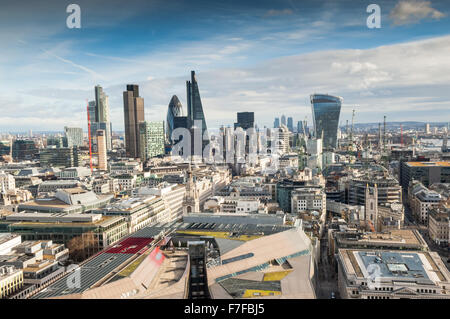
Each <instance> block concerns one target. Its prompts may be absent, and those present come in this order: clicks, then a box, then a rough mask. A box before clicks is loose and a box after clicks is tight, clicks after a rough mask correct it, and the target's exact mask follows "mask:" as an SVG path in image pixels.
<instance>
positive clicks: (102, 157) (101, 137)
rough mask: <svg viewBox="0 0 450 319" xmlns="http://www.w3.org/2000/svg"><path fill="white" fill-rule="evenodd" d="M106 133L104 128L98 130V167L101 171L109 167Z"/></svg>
mask: <svg viewBox="0 0 450 319" xmlns="http://www.w3.org/2000/svg"><path fill="white" fill-rule="evenodd" d="M105 135H106V134H105V131H104V130H98V131H97V148H98V169H99V170H101V171H106V170H107V169H108V162H107V157H106V155H107V153H106V136H105Z"/></svg>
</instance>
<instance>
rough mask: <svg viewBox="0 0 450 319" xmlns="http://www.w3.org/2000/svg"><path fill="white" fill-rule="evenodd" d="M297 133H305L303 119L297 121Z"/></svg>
mask: <svg viewBox="0 0 450 319" xmlns="http://www.w3.org/2000/svg"><path fill="white" fill-rule="evenodd" d="M297 133H300V134H303V122H302V121H298V122H297Z"/></svg>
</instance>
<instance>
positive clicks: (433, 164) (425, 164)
mask: <svg viewBox="0 0 450 319" xmlns="http://www.w3.org/2000/svg"><path fill="white" fill-rule="evenodd" d="M406 165H408V166H413V167H450V162H442V161H441V162H407V163H406Z"/></svg>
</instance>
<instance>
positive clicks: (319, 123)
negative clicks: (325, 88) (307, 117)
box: [311, 94, 343, 149]
mask: <svg viewBox="0 0 450 319" xmlns="http://www.w3.org/2000/svg"><path fill="white" fill-rule="evenodd" d="M342 102H343V98H341V97H338V96H332V95H328V94H313V95H311V108H312V115H313V116H312V117H313V123H314V136H315V137H316V138H323V141H322V145H323V148H324V149H334V148H336V147H337V131H338V126H339V115H340V113H341V105H342Z"/></svg>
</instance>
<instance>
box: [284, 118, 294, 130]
mask: <svg viewBox="0 0 450 319" xmlns="http://www.w3.org/2000/svg"><path fill="white" fill-rule="evenodd" d="M286 126H287V128H288V129H289V131H291V132H294V120H293V119H292V117H288V119H287V125H286Z"/></svg>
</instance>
